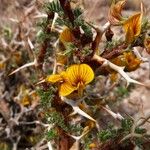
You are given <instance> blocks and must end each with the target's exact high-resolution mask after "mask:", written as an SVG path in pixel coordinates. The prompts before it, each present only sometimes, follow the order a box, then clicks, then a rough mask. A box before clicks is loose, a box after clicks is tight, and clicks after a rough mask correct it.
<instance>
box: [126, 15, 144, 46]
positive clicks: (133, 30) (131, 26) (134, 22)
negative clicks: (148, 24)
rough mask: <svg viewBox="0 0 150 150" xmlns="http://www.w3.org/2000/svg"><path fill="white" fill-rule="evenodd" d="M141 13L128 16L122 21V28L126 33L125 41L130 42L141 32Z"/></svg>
mask: <svg viewBox="0 0 150 150" xmlns="http://www.w3.org/2000/svg"><path fill="white" fill-rule="evenodd" d="M142 16H143V15H142V13H137V14H135V15H133V16H131V17H129V18H128V19H127V20H126V21H125V22H124V23H123V28H124V30H125V33H126V43H128V44H130V43H132V42H133V41H134V40H135V38H136V37H138V36H139V35H140V33H141V26H142Z"/></svg>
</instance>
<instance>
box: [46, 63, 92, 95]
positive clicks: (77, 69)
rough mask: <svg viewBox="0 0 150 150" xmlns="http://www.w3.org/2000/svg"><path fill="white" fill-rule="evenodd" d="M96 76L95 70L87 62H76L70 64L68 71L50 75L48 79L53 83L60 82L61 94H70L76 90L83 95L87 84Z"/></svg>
mask: <svg viewBox="0 0 150 150" xmlns="http://www.w3.org/2000/svg"><path fill="white" fill-rule="evenodd" d="M93 78H94V72H93V70H92V69H91V67H90V66H88V65H86V64H75V65H72V66H70V67H69V68H68V69H67V70H66V71H63V72H61V73H60V74H55V75H50V76H48V77H47V79H46V81H47V82H51V83H56V82H57V83H60V86H59V94H60V95H61V96H68V95H69V94H71V93H72V92H74V91H75V90H77V91H78V94H79V95H82V92H83V89H84V88H85V86H86V85H87V84H88V83H90V82H91V81H92V80H93Z"/></svg>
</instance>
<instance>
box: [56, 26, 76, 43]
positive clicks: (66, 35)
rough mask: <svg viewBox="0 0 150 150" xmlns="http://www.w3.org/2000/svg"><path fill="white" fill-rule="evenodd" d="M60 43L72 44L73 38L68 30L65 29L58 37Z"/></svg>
mask: <svg viewBox="0 0 150 150" xmlns="http://www.w3.org/2000/svg"><path fill="white" fill-rule="evenodd" d="M59 39H60V41H61V42H62V43H65V42H73V39H74V36H73V34H72V32H71V30H70V29H69V28H65V29H64V30H63V31H62V33H61V34H60V36H59Z"/></svg>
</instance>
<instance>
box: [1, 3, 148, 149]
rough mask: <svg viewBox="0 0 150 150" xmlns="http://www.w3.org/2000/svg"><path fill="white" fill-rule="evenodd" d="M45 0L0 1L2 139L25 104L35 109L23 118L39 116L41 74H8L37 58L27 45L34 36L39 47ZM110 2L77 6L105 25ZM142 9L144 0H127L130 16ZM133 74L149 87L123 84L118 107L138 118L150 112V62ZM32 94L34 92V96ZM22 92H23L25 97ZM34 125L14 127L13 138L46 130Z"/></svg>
mask: <svg viewBox="0 0 150 150" xmlns="http://www.w3.org/2000/svg"><path fill="white" fill-rule="evenodd" d="M44 2H45V1H44V0H31V1H29V0H0V139H3V138H7V136H6V133H5V132H4V129H6V127H7V128H8V132H9V133H10V132H12V131H11V130H10V129H11V127H10V128H9V127H8V126H6V122H7V121H10V118H11V117H12V116H13V115H16V114H18V113H20V111H21V109H22V107H21V106H22V105H23V106H26V105H27V106H28V105H30V107H27V108H30V109H32V111H31V112H30V111H29V112H28V113H27V114H26V113H25V116H26V117H25V118H24V117H23V119H22V122H23V121H24V122H25V121H27V120H28V119H29V120H31V121H33V120H38V119H39V116H38V115H39V114H38V104H39V98H38V96H36V94H35V95H32V94H34V87H35V83H36V82H37V81H38V76H34V74H33V72H34V68H26V69H24V70H21V72H18V73H17V74H14V75H12V76H8V75H9V73H11V72H12V71H13V70H14V69H16V68H17V67H19V66H21V65H23V64H25V63H27V62H30V61H31V60H33V56H32V54H31V51H30V50H29V47H28V44H27V37H30V39H31V41H32V43H33V45H34V46H35V47H38V44H37V43H36V37H37V33H38V31H39V28H37V23H38V22H39V20H40V19H41V18H40V17H38V15H41V14H43V13H44V10H43V9H42V4H43V3H44ZM143 2H144V5H145V10H146V17H148V18H150V1H149V0H143ZM110 3H111V0H82V1H77V0H74V4H75V5H79V6H81V7H83V8H84V9H85V13H84V14H85V17H86V18H87V20H88V21H91V22H94V24H96V25H103V24H105V23H106V22H107V12H108V8H109V6H110ZM138 11H140V0H127V4H126V5H125V8H124V10H123V14H124V15H126V16H130V15H131V14H133V13H135V12H138ZM112 31H113V32H114V33H115V34H116V35H115V36H116V38H118V37H119V36H120V35H121V32H122V30H121V29H120V28H118V27H114V28H112ZM140 53H141V54H142V56H143V57H147V58H149V59H150V56H149V55H148V54H146V53H145V52H144V51H141V50H140ZM129 74H130V76H131V77H132V78H133V79H136V80H138V81H140V82H143V83H146V84H147V87H144V86H137V85H134V86H132V87H131V88H130V91H128V92H127V91H126V89H125V88H124V87H121V88H120V89H119V92H120V93H119V94H120V95H119V96H120V97H121V102H119V107H118V108H115V109H116V110H117V111H118V112H126V113H128V114H130V115H132V116H134V117H136V116H144V115H145V114H146V113H149V112H150V78H149V77H150V68H149V63H143V64H142V65H141V67H140V68H139V69H137V70H136V71H134V72H132V73H129ZM101 84H102V83H99V84H98V85H97V88H99V87H100V86H101ZM103 84H105V83H103ZM21 92H22V93H23V94H22V93H21ZM28 93H30V95H29V94H28ZM124 93H125V94H124ZM126 93H127V95H126ZM19 94H21V96H20V95H19ZM19 96H20V97H19ZM113 96H114V95H112V97H113ZM18 97H19V98H18ZM110 97H111V95H110ZM112 97H111V98H112ZM33 99H34V100H33ZM112 99H113V98H112ZM20 105H21V106H20ZM23 112H24V110H23ZM25 112H26V111H25ZM3 117H4V118H3ZM29 120H28V121H29ZM32 125H33V124H32ZM12 126H13V124H12ZM145 126H146V127H147V128H148V132H149V133H150V124H149V123H147V124H146V125H145ZM20 128H21V129H20ZM31 128H32V129H31ZM31 128H30V129H26V132H27V133H24V132H25V131H24V128H23V127H22V126H20V127H19V129H18V127H17V128H16V130H13V132H14V135H13V134H11V136H14V137H12V139H13V140H14V139H15V141H17V139H16V138H17V137H18V135H19V134H20V133H21V134H25V135H27V134H30V133H31V130H34V135H36V134H37V135H38V133H40V132H41V131H42V128H41V127H39V126H36V127H35V126H34V125H33V127H31ZM2 131H3V132H2ZM15 132H16V133H15ZM17 132H19V133H17ZM9 133H8V135H9ZM16 134H18V135H16ZM31 137H32V136H31ZM32 138H33V137H32ZM18 140H19V139H18ZM29 140H30V142H31V141H32V142H33V143H34V138H33V139H30V138H29ZM23 141H26V140H25V139H22V142H23ZM30 142H29V143H30ZM26 143H27V142H26ZM29 143H27V144H29ZM0 145H1V142H0ZM14 150H15V149H14Z"/></svg>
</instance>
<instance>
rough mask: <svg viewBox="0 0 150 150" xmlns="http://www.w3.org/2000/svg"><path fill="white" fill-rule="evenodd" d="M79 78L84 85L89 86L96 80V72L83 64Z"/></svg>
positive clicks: (80, 67)
mask: <svg viewBox="0 0 150 150" xmlns="http://www.w3.org/2000/svg"><path fill="white" fill-rule="evenodd" d="M79 77H80V80H81V81H82V82H84V84H88V83H90V82H91V81H92V80H93V79H94V72H93V70H92V68H91V67H90V66H89V65H87V64H81V65H80V66H79Z"/></svg>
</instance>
